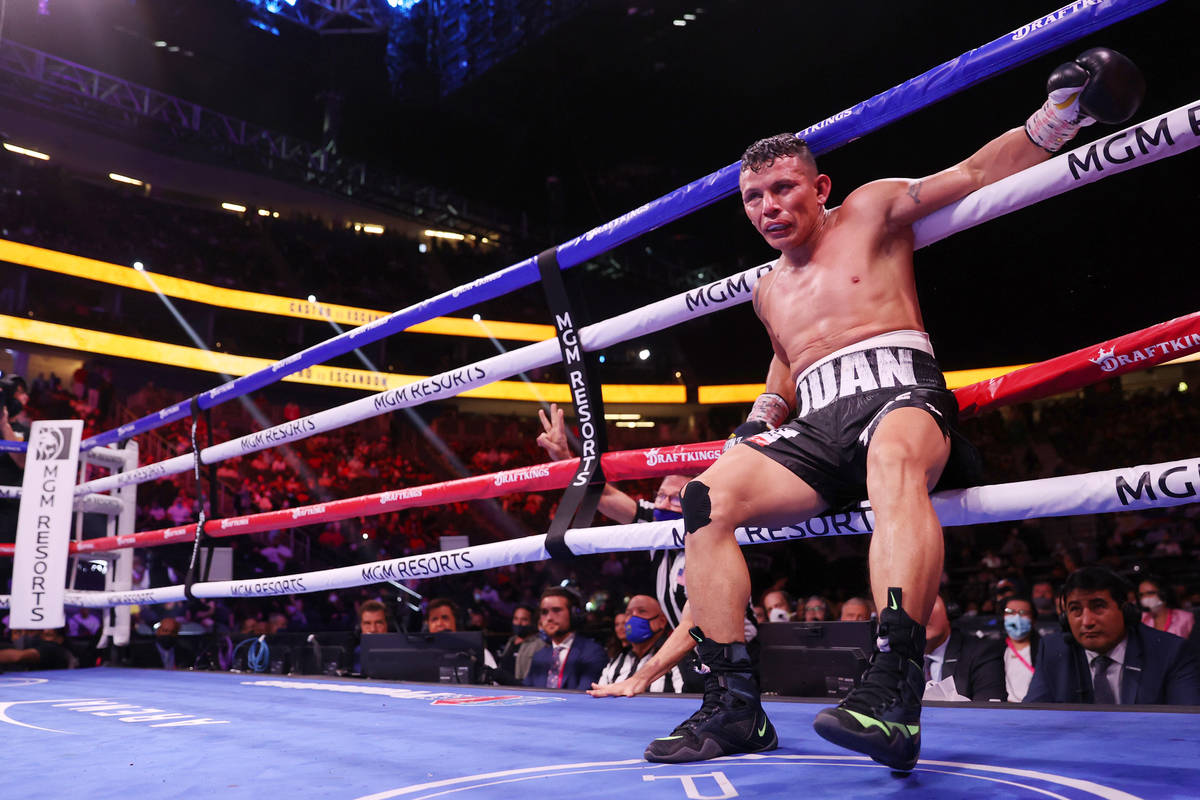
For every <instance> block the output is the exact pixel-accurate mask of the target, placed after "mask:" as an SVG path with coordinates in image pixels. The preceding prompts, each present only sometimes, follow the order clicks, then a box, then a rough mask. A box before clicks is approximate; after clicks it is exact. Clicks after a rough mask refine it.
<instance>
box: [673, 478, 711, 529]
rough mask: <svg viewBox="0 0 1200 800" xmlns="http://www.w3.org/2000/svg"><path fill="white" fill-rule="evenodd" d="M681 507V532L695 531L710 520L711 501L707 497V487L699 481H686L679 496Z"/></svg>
mask: <svg viewBox="0 0 1200 800" xmlns="http://www.w3.org/2000/svg"><path fill="white" fill-rule="evenodd" d="M679 507H680V508H681V509H683V532H684V533H685V534H687V533H695V532H696V531H698V530H700V529H701V528H703V527H704V526H705V525H707V524H708V523H710V522H712V502H711V501H710V500H709V498H708V487H707V486H705V485H704V484H703V483H701V482H700V481H688V484H687V486H684V487H683V493H682V495H681V496H680V498H679Z"/></svg>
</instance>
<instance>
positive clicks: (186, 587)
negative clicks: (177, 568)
mask: <svg viewBox="0 0 1200 800" xmlns="http://www.w3.org/2000/svg"><path fill="white" fill-rule="evenodd" d="M191 409H192V457H193V459H194V461H193V464H192V469H193V471H194V472H195V475H196V493H197V495H198V497H197V502H198V504H199V506H200V513H199V516H198V517H197V519H196V541H195V542H193V543H192V557H191V559H190V560H189V561H188V569H187V577H186V578H184V581H183V594H184V596H185V597H187V599H188V600H191V601H193V602H196V601H197V597H196V595H194V594H192V584H194V583H195V582H196V581H197V579H199V580H200V581H201V582H203V581H205V580H207V579H208V569H209V567H211V566H212V549H211V548H209V553H208V559H207V563H206V564H205V565H204V568H203V569H202V570H198V569H197V567H198V565H199V562H200V549H201V548H202V547H204V545H205V543H206V540H207V539H209V538H210V537H209V536H208V534H206V533H205V532H204V522H205V520H206V519H207V516H206V513H205V508H206V506H207V505H208V495H207V493H206V492H205V491H204V479H203V476H202V474H201V470H200V468H201V467H202V466H204V462H203V461H202V460H201V458H200V443H199V442H198V441H196V428H197V427H198V426H199V424H200V398H199V396H198V395H197V396H196V397H193V398H192V402H191ZM211 438H212V429H211V426H210V428H209V439H210V441H211ZM197 573H200V574H199V576H198V575H197Z"/></svg>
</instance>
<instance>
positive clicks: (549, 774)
mask: <svg viewBox="0 0 1200 800" xmlns="http://www.w3.org/2000/svg"><path fill="white" fill-rule="evenodd" d="M797 768H802V769H803V772H802V773H801V772H799V771H798V770H797ZM880 773H882V774H880ZM888 780H890V777H889V770H888V768H887V767H884V766H882V765H880V764H876V763H875V762H874V761H871V760H870V759H869V758H866V757H864V756H833V755H763V754H752V755H744V756H730V757H727V758H718V759H714V760H712V761H705V762H703V763H700V764H651V763H648V762H646V761H642V760H641V759H631V760H627V761H594V762H588V763H579V764H547V765H545V766H541V767H525V768H522V769H510V770H503V771H500V772H488V773H483V774H479V775H469V776H464V777H461V778H449V779H446V780H440V781H431V782H427V783H419V784H413V785H411V786H402V787H397V788H395V789H389V790H386V791H382V792H379V793H377V794H372V795H366V796H363V797H360V798H358V800H388V798H393V797H404V798H407V799H408V800H422V798H434V797H441V798H444V797H463V798H471V797H481V798H482V797H495V796H496V792H497V791H498V790H499V789H498V787H503V791H506V792H508V793H512V794H514V795H518V794H520V793H521V791H522V787H521V786H520V784H522V783H526V787H525V791H528V792H534V791H536V793H537V794H538V796H540V797H569V796H579V795H580V793H581V792H582V793H583V795H584V796H589V795H588V794H587V792H588V791H589V790H591V789H592V788H593V787H595V786H597V785H598V784H599V781H603V786H604V792H605V796H608V797H637V798H646V799H647V800H658V798H663V800H666V798H688V800H726V799H727V798H733V797H776V796H792V795H794V794H796V790H797V787H798V786H802V785H804V784H807V785H809V786H818V785H819V786H824V787H825V790H827V791H828V793H829V794H828V796H841V797H860V796H864V797H865V796H872V797H874V796H878V795H879V793H880V790H881V788H882V787H881V785H880V783H879V781H888ZM911 780H913V781H916V782H919V789H918V787H917V786H915V785H914V787H913V788H914V789H917V790H918V791H919V792H920V793H929V794H933V793H936V794H937V795H938V796H941V797H968V796H979V797H989V796H996V795H997V793H1002V794H1003V796H1004V797H1009V798H1034V797H1037V798H1042V799H1043V800H1044V798H1046V797H1056V798H1067V799H1069V800H1085V799H1086V798H1105V799H1106V800H1141V798H1139V797H1137V796H1136V795H1132V794H1129V793H1128V792H1125V791H1122V790H1120V789H1115V788H1112V787H1109V786H1104V785H1102V784H1100V783H1096V782H1094V781H1090V780H1083V779H1079V778H1071V777H1067V776H1065V775H1055V774H1053V773H1050V772H1042V771H1038V770H1030V769H1021V768H1019V767H1006V766H995V765H991V764H970V763H963V762H959V761H933V760H923V761H920V762H918V764H917V768H916V769H915V770H914V775H913V777H912V778H911ZM532 781H536V783H527V782H532ZM801 782H803V783H801Z"/></svg>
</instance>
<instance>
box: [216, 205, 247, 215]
mask: <svg viewBox="0 0 1200 800" xmlns="http://www.w3.org/2000/svg"><path fill="white" fill-rule="evenodd" d="M221 208H223V209H225V210H226V211H234V212H236V213H238V214H245V213H246V207H245V206H244V205H241V204H240V203H221Z"/></svg>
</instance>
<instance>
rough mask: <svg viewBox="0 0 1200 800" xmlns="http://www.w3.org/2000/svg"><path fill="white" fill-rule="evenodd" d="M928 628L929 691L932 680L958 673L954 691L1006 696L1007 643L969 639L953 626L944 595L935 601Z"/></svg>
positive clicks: (972, 696)
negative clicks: (1005, 660)
mask: <svg viewBox="0 0 1200 800" xmlns="http://www.w3.org/2000/svg"><path fill="white" fill-rule="evenodd" d="M925 631H926V639H925V681H926V687H927V691H928V687H929V686H930V685H931V683H938V682H940V681H942V680H944V679H946V678H949V677H950V676H954V691H955V692H957V693H958V694H959V695H961V696H962V697H963V698H966V699H968V700H977V701H985V700H1003V699H1004V696H1005V690H1004V646H1003V645H1002V644H1001V643H1000V642H997V641H995V640H993V639H976V638H968V637H966V636H964V635H963V634H962V631H957V630H954V629H952V628H951V627H950V618H949V617H948V616H947V614H946V603H945V601H944V600H943V599H942V597H941V595H939V596H938V598H937V599H936V600H935V601H934V603H933V612H932V613H931V614H930V617H929V624H928V625H926V626H925ZM927 696H929V695H927ZM954 699H961V698H954Z"/></svg>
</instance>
